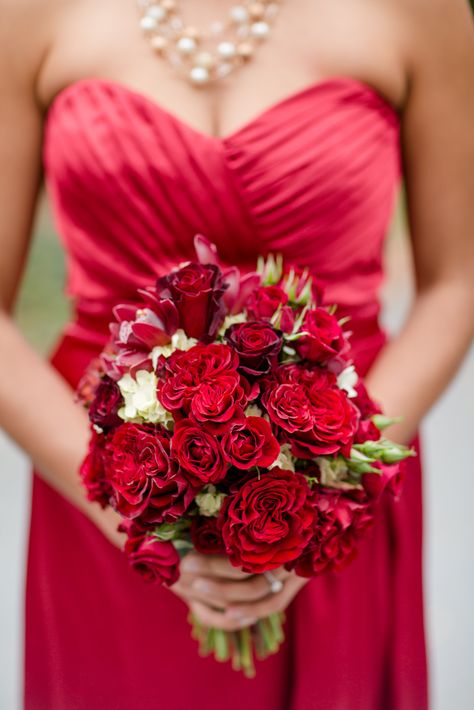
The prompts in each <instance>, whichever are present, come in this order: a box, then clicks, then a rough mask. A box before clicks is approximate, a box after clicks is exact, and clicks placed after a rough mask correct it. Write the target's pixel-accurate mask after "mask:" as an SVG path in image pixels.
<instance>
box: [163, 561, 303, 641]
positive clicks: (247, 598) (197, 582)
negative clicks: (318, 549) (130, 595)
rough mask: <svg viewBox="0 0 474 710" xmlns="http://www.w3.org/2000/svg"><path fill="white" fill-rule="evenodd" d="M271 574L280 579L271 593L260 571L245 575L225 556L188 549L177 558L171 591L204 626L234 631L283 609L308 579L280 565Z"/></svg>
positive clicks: (267, 582)
mask: <svg viewBox="0 0 474 710" xmlns="http://www.w3.org/2000/svg"><path fill="white" fill-rule="evenodd" d="M272 576H273V577H274V578H275V579H277V580H279V581H280V582H281V583H282V588H281V590H280V591H279V592H276V593H273V592H272V591H271V587H270V581H269V580H268V579H267V578H266V577H265V575H263V574H259V575H249V574H246V573H245V572H241V571H240V570H239V569H237V568H236V567H232V565H231V564H230V562H229V561H228V560H227V559H226V558H225V557H214V556H208V555H200V554H199V553H196V552H191V553H189V554H188V555H186V557H185V558H184V559H183V561H182V562H181V577H180V579H179V581H178V582H176V584H174V585H173V586H172V587H171V591H173V592H174V593H175V594H177V595H178V596H179V597H180V598H181V599H183V600H184V601H185V602H186V603H187V604H188V606H189V608H190V610H191V611H192V613H193V614H194V615H195V616H196V618H197V619H198V621H199V622H200V623H201V624H203V625H204V626H208V627H213V628H217V629H224V630H225V631H236V630H238V629H241V628H244V627H246V626H251V625H252V624H254V623H255V622H256V621H257V620H258V619H261V618H264V617H266V616H268V615H269V614H275V613H277V612H280V611H284V610H285V609H286V608H287V606H288V605H289V604H290V602H291V601H292V599H293V598H294V597H295V595H296V594H297V593H298V592H299V590H300V589H301V588H302V587H303V586H304V585H305V584H306V582H307V581H308V580H306V579H302V578H301V577H297V576H296V575H295V574H294V573H292V572H287V571H286V570H285V569H283V567H281V568H279V569H277V570H274V571H273V572H272Z"/></svg>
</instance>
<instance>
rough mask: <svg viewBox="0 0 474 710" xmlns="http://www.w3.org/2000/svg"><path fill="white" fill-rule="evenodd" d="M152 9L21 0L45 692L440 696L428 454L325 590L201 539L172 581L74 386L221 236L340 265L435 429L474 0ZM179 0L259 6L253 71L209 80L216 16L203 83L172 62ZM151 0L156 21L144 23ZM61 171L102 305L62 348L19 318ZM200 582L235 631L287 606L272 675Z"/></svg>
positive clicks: (6, 352)
mask: <svg viewBox="0 0 474 710" xmlns="http://www.w3.org/2000/svg"><path fill="white" fill-rule="evenodd" d="M148 4H150V3H148ZM139 5H140V7H139V8H138V10H137V6H136V3H135V2H134V0H100V2H98V0H94V2H92V1H91V0H74V1H72V0H0V38H1V42H0V56H1V61H0V72H1V73H0V106H1V109H0V155H1V158H2V160H1V172H0V240H1V259H0V295H1V308H2V310H1V316H0V338H1V342H2V355H1V366H0V405H1V406H0V411H1V423H2V425H3V426H4V427H5V429H6V430H7V431H8V432H9V433H10V434H11V436H12V437H13V438H14V439H15V440H16V441H17V442H18V443H19V444H20V446H22V447H23V448H24V449H25V451H26V452H28V454H29V455H30V456H31V458H32V459H33V461H34V462H35V464H36V467H37V474H36V476H35V481H34V491H33V506H32V521H31V536H30V550H29V566H28V584H27V604H26V612H27V616H26V683H25V707H26V708H27V709H28V710H66V709H67V710H82V709H83V708H100V709H101V710H134V709H135V708H142V707H147V708H160V709H163V710H185V709H187V708H190V707H197V708H208V709H210V710H211V709H213V708H221V707H222V706H224V705H225V706H226V707H227V708H229V710H233V708H240V707H241V706H244V707H246V708H248V709H249V710H250V708H259V709H260V710H264V709H267V710H277V709H285V710H286V709H289V710H305V709H309V708H311V709H313V708H314V709H316V708H317V709H318V710H346V709H347V710H349V709H350V710H375V709H378V710H381V709H382V708H383V710H388V709H389V708H391V709H392V710H423V708H426V707H427V698H426V673H425V653H424V639H423V614H422V594H421V520H420V511H421V508H420V505H421V504H420V471H419V461H418V460H417V461H415V462H414V463H411V464H410V467H409V471H408V474H407V480H406V486H405V492H404V494H403V497H402V499H401V501H400V502H399V503H394V502H392V501H389V500H387V501H385V502H384V504H383V506H382V509H381V511H380V514H379V520H378V523H377V529H376V530H375V532H374V533H373V534H372V535H371V536H370V537H369V538H367V540H366V541H365V542H364V544H363V545H361V549H360V555H359V557H358V559H357V560H356V561H355V562H354V563H353V564H352V566H351V567H350V568H348V569H347V570H346V571H345V572H342V573H340V574H337V575H325V576H321V577H320V578H318V579H316V580H314V581H311V582H310V583H306V582H305V581H304V580H301V579H297V578H296V577H294V576H292V575H289V574H286V573H284V572H282V571H280V572H279V573H278V574H277V576H278V577H279V578H280V579H281V581H282V589H281V591H277V592H276V593H273V594H272V592H271V589H270V588H269V585H268V581H267V580H266V579H265V578H263V577H246V576H244V575H242V574H240V573H238V572H236V571H235V570H233V569H231V568H230V567H229V566H228V565H227V564H225V563H224V562H223V561H221V560H219V559H218V558H216V559H206V558H202V557H200V556H198V555H194V556H189V558H188V559H187V560H186V563H185V569H184V570H183V576H182V580H181V581H180V582H179V583H178V584H177V585H175V586H174V587H173V588H172V589H171V591H168V590H163V589H160V588H158V589H157V588H153V587H148V586H146V585H145V584H144V583H143V582H142V580H141V579H140V578H139V577H138V575H136V576H134V574H133V573H132V572H131V571H130V570H129V569H128V567H127V564H126V562H125V559H124V557H123V555H122V553H121V551H120V549H119V548H120V546H121V544H122V540H121V535H120V534H119V533H117V530H116V528H117V517H116V515H115V513H113V512H110V511H105V512H104V511H102V510H100V509H99V508H98V507H97V506H96V505H93V504H90V503H87V502H86V500H85V498H84V493H83V491H82V489H81V486H80V483H79V478H78V475H77V470H78V466H79V463H80V461H81V459H82V457H83V456H84V452H85V449H86V445H87V439H88V426H87V421H86V415H85V413H84V412H83V411H82V410H81V409H80V408H79V407H78V406H77V405H75V404H74V403H73V398H72V389H71V388H73V387H74V386H75V385H76V383H77V381H78V379H79V378H80V376H81V374H82V372H83V370H84V368H85V367H86V365H87V363H88V362H89V361H90V359H91V358H92V357H93V356H94V355H96V354H97V353H98V352H99V351H100V349H101V347H102V345H103V344H104V342H105V340H106V337H107V322H108V320H109V317H110V309H111V306H112V305H113V304H114V303H116V302H119V301H122V300H125V299H126V298H128V297H130V296H132V295H133V293H134V289H135V287H136V285H137V284H147V283H149V282H150V281H151V280H152V279H153V275H154V273H155V272H156V271H157V270H160V269H163V270H164V269H166V268H168V267H169V266H170V265H171V264H174V263H176V262H177V261H178V262H179V261H182V260H185V259H188V258H190V257H191V256H192V239H193V236H194V234H195V233H196V232H202V233H204V234H205V235H206V236H207V237H208V238H209V239H210V240H211V241H214V242H215V243H216V244H217V246H218V249H219V252H220V256H221V258H222V260H223V261H227V262H229V263H239V264H241V265H242V266H243V267H245V266H246V265H248V264H250V263H252V262H253V261H254V260H255V258H256V255H257V254H258V253H261V252H268V251H279V252H281V253H283V255H284V256H285V257H286V258H287V259H289V260H292V261H294V262H297V263H300V264H303V265H307V266H310V267H311V268H313V269H314V270H315V271H316V272H317V273H318V274H319V275H320V277H321V278H322V280H323V282H324V285H325V287H326V298H327V300H328V302H338V303H340V304H341V310H342V312H347V314H349V315H350V316H351V327H352V330H353V331H354V335H353V343H354V355H355V359H356V361H357V364H358V367H359V368H360V369H361V370H362V371H364V372H368V375H367V378H368V384H369V386H370V389H371V391H372V392H373V394H374V395H375V396H376V397H377V398H378V399H379V400H380V401H381V402H382V403H383V405H384V408H385V410H386V412H387V413H389V414H390V413H395V414H403V422H402V423H401V424H399V425H397V426H396V427H394V428H393V431H392V432H391V436H393V437H397V438H398V439H399V440H400V441H405V442H408V441H410V440H412V438H413V437H414V436H415V432H416V429H417V427H418V424H419V423H420V420H421V419H422V417H423V416H424V414H425V413H426V412H427V410H428V409H429V407H430V406H431V405H432V403H433V402H434V401H435V400H436V399H437V397H438V396H439V395H440V393H441V392H442V390H443V389H444V387H445V386H446V385H447V383H448V382H449V380H450V379H451V377H452V376H453V374H454V372H455V371H456V368H457V367H458V365H459V363H460V362H461V359H462V357H463V354H464V353H465V351H466V349H467V347H468V345H469V342H470V340H471V337H472V327H473V322H474V302H473V292H472V283H473V277H474V254H473V243H472V227H473V222H474V211H473V200H472V196H473V194H474V181H473V171H472V164H473V162H474V144H473V136H472V125H474V95H473V92H472V82H473V76H474V42H473V39H474V34H473V26H472V20H471V15H470V11H469V8H468V4H467V2H466V0H449V2H448V0H430V1H429V2H427V0H378V2H373V0H345V1H344V2H343V3H323V2H314V1H313V0H293V1H292V2H281V3H280V5H281V8H280V13H279V15H278V17H276V18H275V21H274V22H273V21H272V22H270V20H272V19H273V14H274V8H272V9H271V10H267V8H266V6H267V5H268V3H263V5H264V7H263V8H262V7H261V6H260V5H259V3H252V4H251V6H249V3H245V2H244V3H243V6H244V7H243V9H242V7H240V6H239V8H237V10H236V9H235V8H234V9H232V6H233V5H234V3H232V2H231V1H230V0H201V1H200V2H193V1H192V0H183V1H182V2H176V3H173V2H170V0H163V2H162V3H161V5H160V6H159V8H158V9H156V8H155V9H154V10H152V11H151V12H149V11H147V7H146V6H147V3H146V2H145V3H143V2H142V3H139ZM178 10H179V11H182V17H183V18H184V23H185V25H193V26H195V27H198V28H202V27H208V26H210V25H211V23H213V22H214V21H216V20H221V19H222V18H224V17H227V16H228V14H229V12H231V15H232V18H233V20H232V22H233V23H234V25H239V23H240V24H242V23H244V24H245V22H246V17H247V15H248V13H250V14H251V15H252V22H254V23H255V22H260V27H259V28H257V29H255V28H254V30H252V32H253V35H252V37H255V38H256V39H255V41H256V43H257V44H258V45H259V46H258V47H256V48H255V52H253V47H251V48H250V49H248V47H247V49H245V48H242V47H240V48H239V50H238V51H239V52H240V55H241V56H242V57H244V58H245V63H246V66H245V67H242V68H239V69H238V71H230V70H231V69H232V68H233V61H234V60H233V52H234V50H233V49H232V47H231V48H229V46H227V49H225V48H222V47H221V48H220V50H219V51H220V54H221V56H222V57H223V59H224V60H225V61H221V63H223V64H226V68H224V69H221V70H219V73H220V74H222V75H224V74H229V75H228V76H226V77H225V78H223V79H219V80H217V81H209V82H208V81H207V79H211V78H212V76H211V75H212V73H213V72H214V71H215V69H214V68H213V67H215V66H216V64H215V55H213V54H212V53H211V54H212V56H209V54H208V55H207V58H206V57H205V56H204V57H202V56H201V57H200V59H199V60H198V59H196V57H195V51H194V44H195V43H196V41H197V42H198V43H199V39H198V40H196V37H197V34H196V32H195V31H187V33H186V32H184V33H183V32H181V35H182V36H185V37H186V39H185V40H184V42H183V41H180V40H179V39H178V42H180V45H179V49H180V51H181V55H182V56H184V61H185V62H188V64H186V66H187V67H188V70H189V71H190V69H189V67H190V66H191V65H190V64H189V57H190V56H191V55H192V57H191V58H192V60H193V62H194V60H195V59H196V63H197V65H198V66H199V69H198V70H196V69H195V66H194V64H192V62H191V64H192V67H191V68H192V69H193V72H192V75H191V76H190V79H191V83H192V82H194V83H195V84H196V83H197V84H199V85H200V87H199V90H197V89H196V88H195V87H193V86H190V82H189V81H183V80H182V78H181V77H179V76H178V73H177V72H176V71H175V69H173V68H172V67H171V66H170V62H169V61H165V60H166V56H167V52H166V51H165V49H166V44H167V42H168V43H169V40H167V38H166V36H164V35H160V31H158V32H157V31H155V30H156V27H157V22H158V20H161V18H162V17H163V16H164V15H166V14H168V16H169V17H171V16H173V17H175V16H176V17H178V20H179V19H180V18H181V15H180V14H177V13H178ZM139 12H141V13H143V12H144V13H145V14H147V12H148V15H147V16H148V17H150V16H151V20H150V19H148V20H144V21H142V23H141V25H142V27H141V29H140V27H139ZM264 12H265V13H267V12H268V13H269V15H268V22H267V21H266V20H267V15H264V14H262V13H264ZM239 18H240V19H239ZM262 22H263V23H264V24H265V25H266V26H265V27H262V24H261V23H262ZM174 26H175V29H176V28H177V29H179V28H180V24H179V22H176V21H174ZM213 28H214V31H215V32H216V33H217V35H216V36H217V37H218V30H219V26H216V25H215V24H214V25H213ZM142 30H144V31H145V35H143V33H142ZM230 32H231V39H233V38H234V35H235V37H237V33H236V27H235V26H233V27H232V29H231V31H230ZM232 33H234V34H232ZM241 34H242V33H241ZM267 34H268V37H267ZM160 36H161V39H157V37H160ZM264 36H265V37H266V39H265V41H264V42H263V41H260V39H262V40H263V37H264ZM239 37H240V38H238V39H237V40H236V41H235V42H234V48H235V45H236V44H241V43H242V40H241V36H239ZM258 38H260V39H258ZM251 39H252V38H251ZM190 40H191V41H190ZM257 40H258V41H257ZM218 41H220V40H219V37H218ZM222 41H226V42H227V44H228V43H229V38H228V37H227V36H226V37H225V38H224V39H223V40H222ZM252 41H253V40H252ZM244 44H245V43H244ZM247 44H248V43H247ZM150 45H153V46H152V47H151V46H150ZM260 45H261V46H260ZM157 52H158V54H159V53H162V54H164V55H165V56H164V57H160V58H158V57H157V56H156V53H157ZM250 55H252V56H250ZM253 55H254V56H253ZM252 57H253V58H252ZM229 66H230V68H229ZM42 164H43V165H44V170H45V175H46V180H47V183H48V187H49V194H50V198H51V201H52V205H53V209H54V211H55V215H56V220H57V225H58V229H59V232H60V234H61V236H62V238H63V240H64V245H65V249H66V253H67V258H68V266H69V276H68V292H69V294H70V295H71V296H72V297H73V298H74V302H75V316H74V320H73V323H72V324H71V325H70V326H69V327H68V328H67V329H66V332H65V333H64V336H63V337H62V339H61V341H60V343H59V344H58V347H57V348H56V351H55V354H54V356H53V358H52V362H51V363H45V362H43V361H42V360H41V359H40V358H39V357H38V356H37V355H36V354H35V353H34V352H33V351H32V350H31V349H30V348H29V346H28V345H27V344H26V343H25V342H24V340H23V338H22V336H21V335H20V333H18V331H17V330H16V328H15V326H14V324H13V322H12V320H11V318H10V311H11V307H12V304H13V302H14V298H15V293H16V291H17V288H18V284H19V280H20V274H21V271H22V267H23V262H24V258H25V254H26V252H27V246H28V238H29V234H30V228H31V221H32V216H33V213H34V207H35V201H36V196H37V193H38V189H39V186H40V182H41V169H42ZM401 171H402V174H403V177H404V178H405V180H406V185H407V195H408V208H409V219H410V227H411V236H412V240H413V251H414V256H415V265H416V277H417V296H416V300H415V303H414V305H413V308H412V311H411V314H410V317H409V319H408V321H407V323H406V325H405V327H404V329H403V332H402V333H401V334H400V336H399V337H398V338H397V339H396V340H394V341H393V342H391V343H390V344H385V342H384V336H383V333H382V332H381V330H380V328H379V326H378V322H377V313H378V305H377V289H378V286H379V284H380V281H381V279H382V268H381V249H382V243H383V236H384V233H385V231H386V229H387V225H388V223H389V220H390V216H391V210H392V207H393V202H394V198H395V194H396V190H397V187H398V183H399V177H400V176H401ZM183 601H184V602H185V604H186V605H188V606H189V607H190V608H191V609H192V610H193V612H194V613H195V614H196V615H197V616H198V617H199V618H200V619H201V621H202V622H203V623H204V624H210V625H214V626H219V627H222V628H226V629H235V628H240V627H243V626H245V625H248V624H249V623H251V622H252V621H253V620H255V619H257V618H258V617H260V616H264V615H266V614H267V613H268V612H269V611H271V610H275V609H279V610H283V609H286V610H287V616H288V628H287V637H288V640H287V643H286V644H285V646H284V647H283V649H282V651H281V652H280V653H279V654H278V655H277V656H274V657H272V658H271V659H268V660H267V661H265V662H263V663H261V664H259V667H258V675H257V679H256V680H253V681H248V680H244V679H243V678H242V677H241V676H240V675H239V674H237V673H234V672H232V671H231V670H230V669H229V668H227V667H226V666H221V665H217V664H216V663H215V662H214V661H213V660H210V659H200V658H198V656H197V652H196V647H195V643H194V642H193V641H192V640H191V639H190V637H189V629H188V625H187V621H186V606H185V604H183Z"/></svg>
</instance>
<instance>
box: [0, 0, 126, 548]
mask: <svg viewBox="0 0 474 710" xmlns="http://www.w3.org/2000/svg"><path fill="white" fill-rule="evenodd" d="M45 5H46V7H45ZM48 5H49V3H44V2H36V1H35V2H25V1H24V0H20V1H19V2H17V0H2V1H1V2H0V426H2V427H3V428H4V429H5V430H6V431H7V432H8V433H9V434H10V436H11V437H12V438H13V439H14V440H15V441H16V442H17V443H18V444H19V445H20V446H21V447H22V448H23V449H24V450H25V451H26V452H27V453H28V454H29V456H30V457H31V458H32V460H33V461H34V462H35V464H36V466H37V467H38V470H39V471H40V472H41V474H42V476H44V478H45V480H47V481H48V483H49V484H50V485H51V486H53V487H54V488H55V489H56V490H57V491H59V492H60V493H61V494H62V495H63V496H64V497H65V498H67V499H68V500H69V501H70V502H71V503H73V504H74V505H75V506H77V507H78V508H79V509H80V510H82V511H83V512H84V513H85V514H86V515H87V516H88V517H89V518H91V519H92V520H93V521H94V522H95V523H96V524H97V525H98V526H99V527H100V528H101V529H102V531H103V532H104V534H106V535H107V536H108V537H109V539H111V540H112V541H113V542H115V543H116V544H119V543H120V541H121V538H122V536H121V535H119V534H118V533H117V532H116V526H117V520H118V516H117V515H116V514H115V513H114V512H113V511H107V512H104V511H102V510H101V509H100V508H99V507H98V506H97V505H96V504H94V505H93V504H91V503H89V502H88V501H87V500H86V498H85V495H84V492H83V489H82V486H81V484H80V480H79V476H78V468H79V465H80V462H81V459H82V458H83V456H84V453H85V451H86V447H87V441H88V422H87V416H86V414H85V412H84V411H83V410H82V409H81V408H80V407H78V406H77V405H76V404H74V402H73V393H72V391H71V390H70V388H69V387H68V386H67V385H66V383H65V382H64V381H63V380H62V379H61V378H60V376H59V375H58V374H57V373H56V372H55V371H54V370H53V368H52V367H50V365H49V364H48V363H46V362H45V361H43V360H42V358H40V357H39V356H38V355H37V354H36V353H35V352H34V350H33V349H32V348H31V347H30V346H29V345H28V344H27V343H26V341H25V340H24V338H23V337H22V335H21V334H20V333H19V332H18V330H17V328H16V327H15V325H14V323H13V321H12V319H11V316H10V313H11V309H12V306H13V303H14V300H15V295H16V292H17V289H18V285H19V282H20V277H21V273H22V269H23V265H24V261H25V257H26V254H27V251H28V244H29V240H30V233H31V225H32V220H33V215H34V211H35V205H36V199H37V194H38V189H39V184H40V173H41V159H40V155H41V141H42V125H41V112H40V110H39V108H38V106H37V104H36V101H35V78H36V76H37V73H38V71H39V68H40V64H41V60H42V56H43V53H44V49H45V47H46V44H47V36H46V35H47V27H46V25H45V18H47V17H48ZM26 16H28V23H25V17H26Z"/></svg>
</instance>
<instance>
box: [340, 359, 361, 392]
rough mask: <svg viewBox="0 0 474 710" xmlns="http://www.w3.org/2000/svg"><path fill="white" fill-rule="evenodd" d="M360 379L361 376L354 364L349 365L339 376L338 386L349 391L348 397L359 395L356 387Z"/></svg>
mask: <svg viewBox="0 0 474 710" xmlns="http://www.w3.org/2000/svg"><path fill="white" fill-rule="evenodd" d="M358 381H359V377H358V375H357V372H356V370H355V367H354V365H349V366H348V367H346V369H345V370H343V371H342V372H341V373H340V375H338V378H337V386H338V387H339V389H341V390H344V391H345V392H347V396H348V397H357V392H356V391H355V389H354V387H355V386H356V384H357V382H358Z"/></svg>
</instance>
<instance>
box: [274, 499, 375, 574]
mask: <svg viewBox="0 0 474 710" xmlns="http://www.w3.org/2000/svg"><path fill="white" fill-rule="evenodd" d="M313 505H314V508H315V511H316V517H315V525H314V532H313V537H312V539H311V542H310V543H309V545H308V547H307V548H306V549H305V551H304V552H303V554H302V555H301V557H299V558H298V559H297V560H296V561H294V562H291V563H290V564H287V565H286V567H287V569H292V570H294V571H295V572H296V574H298V575H300V576H301V577H313V576H314V575H315V574H320V573H321V572H326V571H328V570H335V569H341V568H342V567H344V566H345V565H347V564H348V563H349V562H350V561H351V560H352V559H353V558H354V557H355V555H356V552H357V544H358V542H359V540H360V538H361V537H362V535H363V534H364V532H365V531H366V530H367V529H368V528H369V527H370V525H371V524H372V522H373V515H372V512H371V509H370V507H369V506H367V505H366V504H363V503H359V502H357V501H355V500H352V499H351V498H350V497H348V496H345V495H344V494H343V493H341V492H340V491H332V490H329V489H325V490H322V491H320V492H318V493H316V494H314V496H313Z"/></svg>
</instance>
